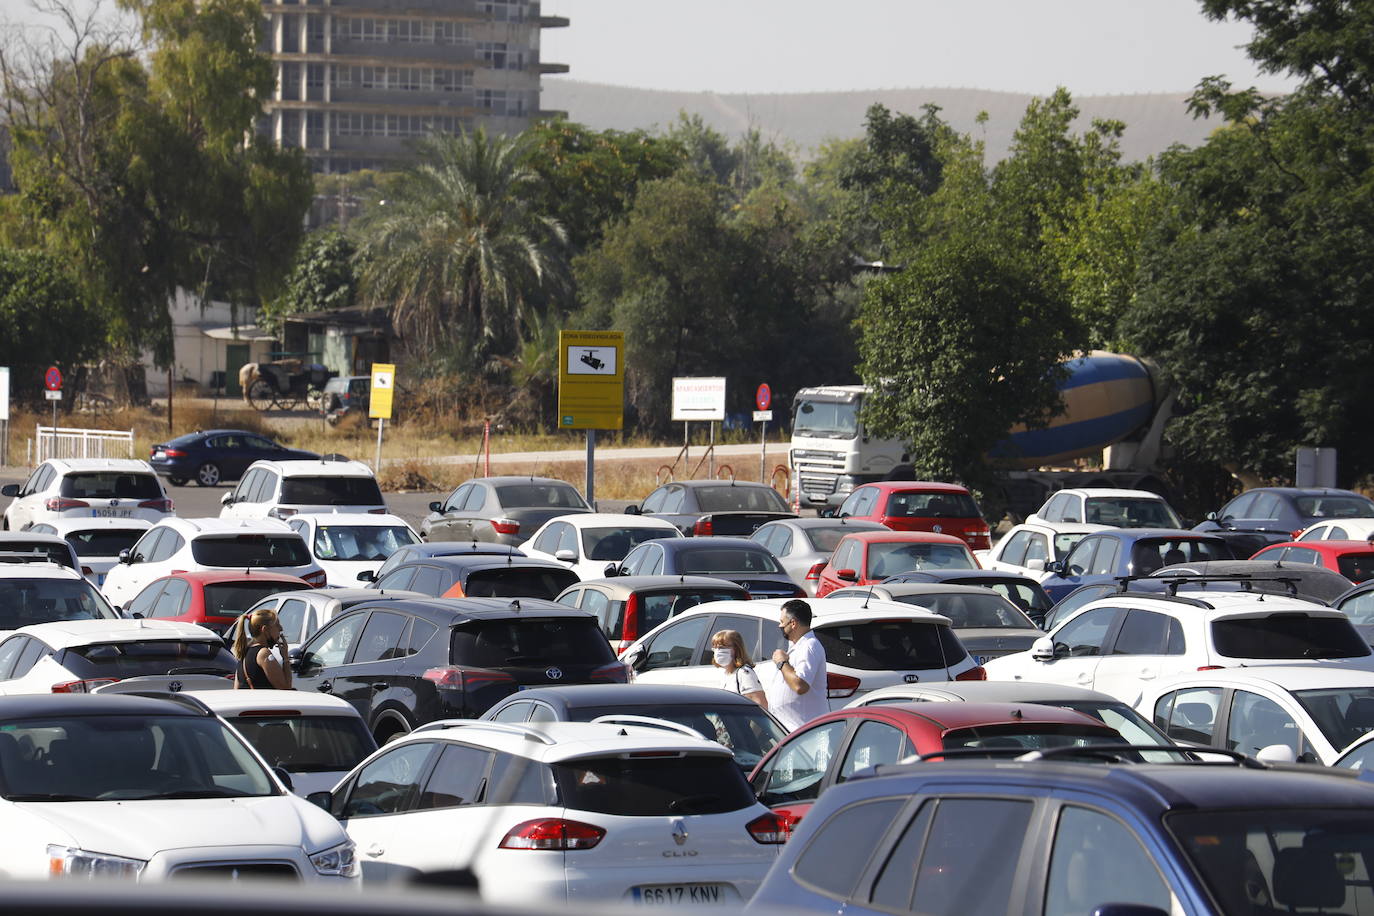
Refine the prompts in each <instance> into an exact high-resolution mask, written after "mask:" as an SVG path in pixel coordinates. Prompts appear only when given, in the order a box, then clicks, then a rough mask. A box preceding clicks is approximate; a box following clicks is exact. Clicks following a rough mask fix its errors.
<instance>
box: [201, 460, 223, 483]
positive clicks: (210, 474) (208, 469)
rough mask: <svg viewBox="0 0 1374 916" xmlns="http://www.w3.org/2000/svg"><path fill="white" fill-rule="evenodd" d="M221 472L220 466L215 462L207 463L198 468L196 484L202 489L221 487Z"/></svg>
mask: <svg viewBox="0 0 1374 916" xmlns="http://www.w3.org/2000/svg"><path fill="white" fill-rule="evenodd" d="M219 482H220V472H219V465H217V464H215V463H214V462H213V461H207V462H205V463H204V464H202V465H201V466H200V467H198V468H196V483H197V484H198V485H199V486H202V487H215V486H219Z"/></svg>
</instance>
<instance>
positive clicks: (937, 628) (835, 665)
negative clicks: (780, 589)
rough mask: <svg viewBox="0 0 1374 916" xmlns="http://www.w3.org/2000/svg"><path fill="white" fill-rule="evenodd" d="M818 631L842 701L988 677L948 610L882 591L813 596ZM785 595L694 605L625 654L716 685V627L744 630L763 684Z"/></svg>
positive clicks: (659, 675)
mask: <svg viewBox="0 0 1374 916" xmlns="http://www.w3.org/2000/svg"><path fill="white" fill-rule="evenodd" d="M810 604H811V611H812V614H813V615H814V616H813V618H812V621H811V628H812V631H813V632H814V633H815V634H816V638H817V639H819V640H820V643H821V646H822V647H823V648H824V649H825V658H826V698H827V699H828V700H829V702H830V708H831V709H838V708H839V707H841V706H843V705H844V704H845V703H847V702H848V701H850V700H851V699H853V698H854V697H856V696H862V695H863V694H866V693H868V692H869V691H870V690H876V689H878V688H879V687H886V686H887V685H889V684H897V683H902V682H903V681H907V680H909V679H911V678H915V679H917V680H919V681H921V682H923V683H924V682H926V681H952V680H982V679H983V677H984V672H983V669H982V668H981V667H980V666H979V665H978V664H977V663H976V662H975V661H974V660H973V658H971V657H970V656H969V653H968V650H967V649H965V648H964V645H963V643H961V642H960V641H959V637H958V636H956V635H955V633H954V629H953V627H952V626H951V625H950V621H949V618H948V617H941V616H940V615H938V614H933V613H931V612H930V611H926V610H923V609H921V608H917V607H913V606H911V605H909V604H897V603H896V602H892V601H882V600H879V599H876V598H875V599H856V598H837V599H834V600H831V601H812V602H810ZM782 605H783V599H778V598H768V599H763V600H757V601H716V602H712V603H710V604H702V605H698V606H697V607H694V608H689V609H687V610H685V611H683V612H682V613H681V614H678V615H677V616H675V617H673V618H671V619H669V620H668V621H667V622H666V623H663V624H660V625H659V626H658V627H655V628H654V629H653V630H651V631H649V632H648V633H646V634H645V635H644V636H641V637H640V638H639V639H638V640H636V641H635V642H634V643H633V644H632V645H631V646H630V648H628V649H626V650H625V652H624V653H623V654H622V656H621V658H622V660H623V661H624V662H625V663H626V664H628V665H629V666H630V667H631V668H633V670H634V681H635V682H636V683H645V684H689V685H694V686H697V687H715V686H718V685H719V684H720V669H719V668H716V667H714V666H713V665H712V664H711V634H713V633H715V632H717V631H719V630H738V631H739V634H740V636H741V637H742V638H743V639H744V645H745V647H746V648H747V649H748V650H749V655H750V657H751V658H753V659H754V662H755V669H756V670H757V671H758V674H759V678H760V680H761V681H762V682H763V684H764V686H765V688H766V687H767V685H768V683H769V681H771V680H772V678H773V677H774V676H776V673H777V668H776V667H775V666H774V665H773V662H772V661H771V659H772V656H773V651H774V650H775V649H782V648H784V647H785V646H786V645H787V640H786V638H785V637H784V636H783V635H782V633H780V632H779V631H778V619H779V618H780V617H781V615H782Z"/></svg>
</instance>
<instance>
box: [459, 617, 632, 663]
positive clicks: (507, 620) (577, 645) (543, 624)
mask: <svg viewBox="0 0 1374 916" xmlns="http://www.w3.org/2000/svg"><path fill="white" fill-rule="evenodd" d="M452 640H453V642H452V647H451V651H452V658H453V664H455V665H474V666H476V667H479V668H505V667H509V666H512V665H528V664H569V663H572V662H578V663H582V664H601V663H607V664H608V663H610V662H613V661H615V653H614V652H612V651H611V644H610V643H608V642H607V641H606V637H605V635H604V634H603V633H602V632H601V628H600V627H599V626H597V622H596V619H595V618H594V617H520V618H514V617H503V618H501V619H499V620H474V621H471V622H469V623H464V624H460V625H458V626H456V627H454V628H453V635H452Z"/></svg>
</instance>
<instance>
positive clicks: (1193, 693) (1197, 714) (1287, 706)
mask: <svg viewBox="0 0 1374 916" xmlns="http://www.w3.org/2000/svg"><path fill="white" fill-rule="evenodd" d="M1136 708H1137V709H1138V710H1140V711H1141V712H1142V713H1144V714H1145V715H1147V716H1151V717H1152V718H1153V719H1154V723H1155V725H1157V726H1159V727H1160V728H1161V729H1163V730H1164V731H1165V733H1167V734H1168V735H1169V737H1170V738H1172V739H1174V740H1175V741H1178V742H1180V743H1184V744H1191V745H1197V746H1198V747H1220V748H1226V749H1227V750H1232V751H1240V752H1241V753H1242V754H1248V755H1250V756H1252V757H1258V758H1259V759H1261V760H1267V761H1273V762H1279V763H1292V762H1294V761H1297V762H1298V763H1324V764H1326V765H1328V766H1330V765H1332V764H1334V763H1335V762H1336V759H1337V758H1338V757H1340V756H1341V753H1342V752H1343V751H1344V750H1345V749H1346V748H1347V747H1349V746H1350V745H1351V744H1352V743H1354V742H1355V741H1357V740H1359V739H1360V738H1361V737H1362V736H1364V735H1365V734H1366V733H1368V732H1369V731H1371V730H1374V672H1370V671H1353V670H1350V669H1347V668H1343V667H1340V666H1336V665H1305V666H1302V667H1295V666H1289V665H1261V666H1258V667H1254V668H1220V669H1217V670H1215V671H1193V672H1189V673H1188V674H1182V675H1178V676H1176V677H1171V678H1165V679H1162V680H1158V681H1155V682H1153V683H1150V684H1148V685H1145V687H1144V689H1143V690H1142V692H1141V694H1140V699H1139V701H1138V702H1137V703H1136Z"/></svg>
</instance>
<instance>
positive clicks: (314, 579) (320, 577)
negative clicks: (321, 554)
mask: <svg viewBox="0 0 1374 916" xmlns="http://www.w3.org/2000/svg"><path fill="white" fill-rule="evenodd" d="M301 578H302V579H304V580H305V581H307V582H309V583H310V585H311V586H312V587H314V588H324V583H325V579H327V578H328V577H327V576H326V575H325V574H324V570H323V569H322V570H320V571H319V572H308V573H306V574H305V575H303V576H301Z"/></svg>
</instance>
